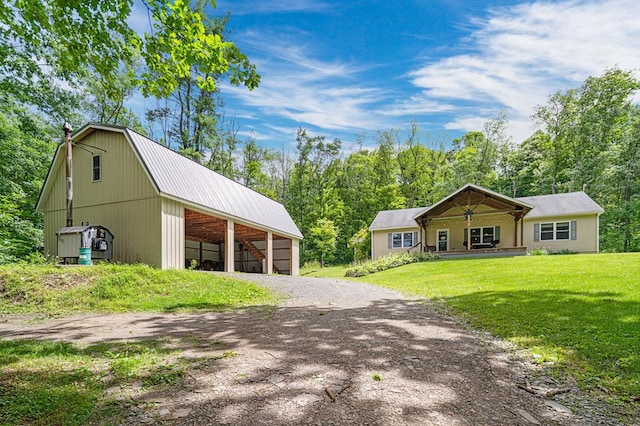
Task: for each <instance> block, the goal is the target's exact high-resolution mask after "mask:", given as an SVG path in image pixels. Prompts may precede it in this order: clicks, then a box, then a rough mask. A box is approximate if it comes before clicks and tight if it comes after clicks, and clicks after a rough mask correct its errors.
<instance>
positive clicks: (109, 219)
mask: <svg viewBox="0 0 640 426" xmlns="http://www.w3.org/2000/svg"><path fill="white" fill-rule="evenodd" d="M160 207H161V200H160V198H158V197H156V198H148V199H145V200H135V201H126V202H119V203H109V204H101V205H99V206H90V207H79V208H75V209H74V218H75V220H74V223H75V224H77V225H80V224H81V223H83V222H84V223H89V224H99V225H102V226H104V227H106V228H108V229H109V230H110V231H111V232H112V233H113V235H114V237H115V238H114V240H113V261H115V262H123V263H137V262H143V263H148V264H150V265H154V266H157V267H161V266H162V258H161V250H160V248H161V245H160V244H161V240H160ZM65 221H66V210H58V211H54V212H45V226H52V227H51V228H48V227H47V228H45V229H49V230H50V232H48V233H47V234H46V235H45V246H46V250H47V251H49V252H51V253H54V254H57V252H58V251H57V247H56V246H57V239H56V235H55V233H56V232H57V230H58V229H60V228H61V227H63V226H65Z"/></svg>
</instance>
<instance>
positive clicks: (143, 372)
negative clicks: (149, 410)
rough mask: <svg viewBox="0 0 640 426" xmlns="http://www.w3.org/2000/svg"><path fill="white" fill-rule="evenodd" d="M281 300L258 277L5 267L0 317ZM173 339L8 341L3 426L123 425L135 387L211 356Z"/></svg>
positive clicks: (0, 366)
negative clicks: (185, 354)
mask: <svg viewBox="0 0 640 426" xmlns="http://www.w3.org/2000/svg"><path fill="white" fill-rule="evenodd" d="M275 302H276V296H275V295H273V294H272V293H271V292H269V291H268V290H266V289H263V288H261V287H258V286H256V285H255V284H253V283H248V282H244V281H241V280H238V279H234V278H229V277H225V276H222V275H212V274H206V273H201V272H195V271H160V270H157V269H153V268H150V267H147V266H144V265H133V266H124V265H101V266H94V267H91V268H86V267H77V268H76V267H74V268H56V267H50V266H24V265H18V266H3V267H0V315H1V314H15V313H17V314H25V313H27V314H38V315H66V314H72V313H80V312H124V311H129V312H130V311H151V312H175V311H181V312H194V311H195V312H197V311H203V310H206V311H212V310H213V311H220V310H228V309H235V308H242V307H246V306H250V305H265V304H273V303H275ZM171 343H172V342H163V341H157V340H154V341H140V342H111V343H105V344H97V345H92V346H79V345H75V344H71V343H64V342H52V341H47V340H42V341H33V340H8V339H0V377H1V378H2V379H1V380H0V425H22V424H24V425H26V424H29V425H33V424H36V425H38V424H40V425H45V424H46V425H50V424H52V425H53V424H55V425H85V424H119V423H122V420H124V417H123V416H125V415H126V413H127V412H128V411H129V410H130V409H131V405H135V404H138V403H139V402H137V401H136V400H135V399H132V398H128V397H126V395H127V392H128V391H131V389H136V388H142V389H144V390H152V389H154V388H156V387H158V386H171V385H174V384H177V383H179V382H180V380H181V378H182V377H183V375H184V374H185V373H184V372H185V371H187V369H188V368H190V367H191V366H192V364H194V363H199V362H203V360H198V359H193V358H189V359H184V358H182V357H181V356H180V352H179V351H178V350H176V349H174V348H175V345H172V344H171ZM233 355H234V354H233V353H225V354H222V355H221V357H227V356H233ZM205 361H207V362H208V361H215V359H213V360H205ZM114 389H115V391H113V390H114Z"/></svg>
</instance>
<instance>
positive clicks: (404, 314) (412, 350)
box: [0, 292, 637, 425]
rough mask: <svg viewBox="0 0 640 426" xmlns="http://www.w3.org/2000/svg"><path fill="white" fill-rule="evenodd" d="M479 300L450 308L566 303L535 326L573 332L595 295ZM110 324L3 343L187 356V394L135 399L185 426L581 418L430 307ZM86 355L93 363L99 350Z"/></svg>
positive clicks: (57, 325) (67, 326)
mask: <svg viewBox="0 0 640 426" xmlns="http://www.w3.org/2000/svg"><path fill="white" fill-rule="evenodd" d="M470 297H477V298H478V299H476V300H472V299H469V300H465V299H464V298H458V299H456V300H453V301H452V302H454V303H457V304H458V305H460V306H462V305H465V304H469V305H473V304H480V303H481V302H482V303H485V307H484V309H487V306H491V307H492V309H494V307H493V305H496V306H495V309H504V315H506V316H507V317H508V316H509V315H510V314H509V312H508V310H507V309H506V307H505V306H506V305H507V304H519V303H521V304H523V305H524V307H525V308H524V311H523V314H522V317H526V313H524V312H527V311H529V312H534V310H533V307H534V304H542V306H545V305H544V304H545V303H546V304H547V306H549V305H548V304H550V303H551V301H552V300H556V302H555V303H559V302H557V299H558V298H560V299H562V298H563V297H564V303H576V305H575V306H573V307H568V306H562V307H561V309H560V311H559V313H557V314H552V315H553V317H551V318H547V319H544V318H539V315H538V318H537V319H536V320H537V321H550V322H557V323H563V322H566V323H567V324H569V323H571V322H572V321H573V317H571V316H570V315H569V314H570V313H572V312H575V311H589V310H590V309H589V308H591V307H592V304H593V303H594V301H593V300H592V299H593V298H594V296H593V295H580V294H576V295H570V294H565V295H564V296H562V295H560V294H555V295H554V294H553V293H549V294H546V295H545V294H525V292H522V294H520V293H516V294H491V293H484V294H482V293H479V294H477V295H474V296H470ZM601 297H602V299H605V298H614V297H615V295H613V294H609V295H606V296H605V295H602V296H601ZM587 298H589V300H587ZM595 303H596V305H597V304H598V303H609V302H604V301H600V302H595ZM486 304H488V305H486ZM527 306H528V307H529V308H530V309H529V308H527ZM600 309H602V310H603V314H604V312H608V310H605V309H604V308H602V307H598V306H596V308H595V311H598V310H600ZM583 314H584V315H586V316H589V314H588V313H586V312H583ZM591 315H593V314H591ZM564 316H568V317H569V319H567V320H564V319H562V318H564ZM517 317H518V318H519V317H520V315H518V316H517ZM104 318H106V319H108V320H109V321H106V323H104V322H103V323H99V322H98V323H94V324H92V323H90V322H88V321H84V322H83V321H81V320H79V321H69V320H66V321H63V320H61V321H58V322H48V323H47V324H46V325H45V324H43V325H41V326H38V325H34V326H32V327H29V329H28V330H25V329H13V330H12V329H9V328H7V327H4V328H3V327H0V337H2V338H4V339H15V338H30V339H45V340H49V339H54V338H55V339H59V338H61V337H63V338H64V339H65V340H67V341H77V342H83V341H89V342H94V341H95V339H96V338H97V336H102V337H100V339H101V343H100V344H99V345H96V344H95V343H94V344H93V347H94V352H95V353H97V354H100V353H106V351H107V349H106V348H107V347H108V346H109V345H113V344H116V345H120V344H123V345H124V343H122V342H121V340H120V339H123V337H122V335H124V336H125V337H124V338H125V339H126V341H127V342H128V343H126V344H135V345H139V346H141V347H146V346H147V345H155V346H153V348H154V349H155V350H160V351H172V350H179V351H181V353H182V354H183V356H184V357H185V359H188V360H189V361H188V362H189V364H188V366H187V367H186V368H189V371H188V374H187V375H186V376H185V377H183V380H181V381H180V383H179V385H174V386H172V387H171V388H170V389H168V390H167V389H163V388H160V389H159V388H151V389H142V390H141V392H140V393H139V394H136V395H135V398H136V400H138V401H148V402H150V403H152V402H153V403H156V404H158V405H157V406H156V408H153V407H152V408H151V410H152V413H151V414H152V415H155V416H158V415H159V412H160V411H159V410H160V409H162V410H168V411H169V412H171V413H176V412H179V411H181V410H186V411H185V412H183V414H184V415H185V417H182V418H181V420H183V421H184V422H185V423H189V422H191V423H194V422H202V421H203V420H204V419H206V422H208V423H210V424H258V423H264V422H265V421H267V420H269V421H271V423H272V424H318V423H322V424H327V423H329V422H333V423H334V424H365V423H368V424H459V425H495V424H514V425H519V424H528V421H525V420H524V419H523V418H522V417H521V416H520V415H519V414H518V411H517V410H518V409H520V410H524V411H526V412H528V413H531V414H532V415H533V416H534V417H536V418H538V419H541V421H542V423H544V424H551V423H555V422H556V421H557V423H558V424H576V421H575V419H574V418H572V417H566V416H565V417H562V418H560V420H558V417H557V416H558V415H557V414H553V413H552V411H551V410H550V409H549V408H548V407H545V406H544V403H543V401H542V400H541V399H538V398H537V397H535V396H533V395H531V394H529V393H527V392H524V391H522V390H519V389H518V388H517V387H516V386H515V383H514V381H515V380H517V378H514V376H513V374H514V373H513V370H512V369H511V367H510V366H509V361H508V360H507V359H506V358H505V357H504V355H503V354H502V353H501V352H500V351H499V350H498V349H496V348H494V347H493V346H491V345H486V344H484V343H482V341H480V340H479V339H478V338H476V337H474V336H473V335H471V334H468V333H466V332H464V331H462V330H461V329H460V327H459V326H458V325H457V323H455V322H454V321H453V320H451V319H450V318H447V317H443V316H441V315H439V314H437V313H435V312H434V311H433V310H432V309H431V308H430V307H429V305H426V304H424V303H422V302H416V301H405V300H381V301H376V302H373V303H372V304H370V305H369V306H364V307H362V306H360V307H353V308H336V307H332V306H324V307H318V306H305V307H282V308H278V309H275V310H274V309H267V310H264V309H249V310H246V311H243V312H239V313H209V314H169V315H158V314H155V315H154V314H152V315H142V314H140V315H138V314H136V315H123V316H117V315H113V316H105V317H104ZM594 318H600V316H597V315H596V316H594ZM98 319H100V318H98ZM620 321H621V319H620V318H619V319H618V322H620ZM588 324H592V323H591V322H589V323H588ZM596 325H597V320H595V319H594V320H593V326H596ZM636 325H637V324H636ZM114 328H117V329H119V330H121V333H120V337H118V335H115V334H113V333H112V331H111V330H113V329H114ZM25 344H28V343H25ZM95 348H99V349H98V350H96V349H95ZM69 351H70V353H73V350H72V349H69ZM82 352H84V353H87V354H90V353H92V352H91V346H89V347H87V348H86V349H82ZM225 354H227V355H225ZM14 356H21V355H20V354H19V353H16V354H14ZM92 356H95V355H92ZM169 373H170V372H169ZM24 374H26V372H25V373H24ZM187 378H188V379H189V380H187ZM168 380H169V381H170V380H173V378H171V377H170V378H169V379H168ZM185 413H186V414H185ZM136 415H140V416H143V415H144V413H143V414H140V413H139V414H136ZM554 415H555V416H556V417H553V416H554ZM138 420H140V421H142V420H144V418H142V417H140V418H138ZM134 422H135V421H134Z"/></svg>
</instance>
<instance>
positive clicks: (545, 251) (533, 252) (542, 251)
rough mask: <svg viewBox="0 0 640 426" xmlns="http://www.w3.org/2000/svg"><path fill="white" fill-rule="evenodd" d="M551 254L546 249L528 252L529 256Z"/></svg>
mask: <svg viewBox="0 0 640 426" xmlns="http://www.w3.org/2000/svg"><path fill="white" fill-rule="evenodd" d="M550 254H551V253H550V252H549V250H547V248H546V247H542V248H535V249H531V250H527V256H548V255H550Z"/></svg>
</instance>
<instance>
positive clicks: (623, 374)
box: [444, 290, 640, 397]
mask: <svg viewBox="0 0 640 426" xmlns="http://www.w3.org/2000/svg"><path fill="white" fill-rule="evenodd" d="M622 297H623V296H622V295H621V294H618V293H614V292H608V291H601V292H575V291H564V290H546V291H543V290H521V291H507V292H497V291H488V292H477V293H472V294H467V295H463V296H456V297H449V298H446V299H444V300H446V302H447V304H448V305H450V306H452V307H454V309H457V310H458V312H462V313H464V315H465V316H467V317H470V318H471V319H472V321H473V322H474V323H476V324H478V325H481V326H483V327H486V328H488V329H489V330H490V331H492V332H494V333H495V334H497V335H499V336H501V337H504V338H507V339H511V340H514V341H516V342H518V343H519V344H522V345H524V346H526V347H529V348H532V347H538V349H539V350H543V351H544V350H545V349H546V350H547V352H554V351H555V352H559V356H560V357H561V358H563V359H561V360H560V361H561V362H566V363H568V364H570V365H573V366H574V367H579V370H574V371H577V372H578V373H579V374H583V379H584V380H585V382H587V383H588V382H594V383H597V384H599V385H602V386H605V387H606V388H609V389H610V390H612V391H614V392H618V393H620V394H621V395H622V396H623V397H634V396H640V352H639V349H638V348H640V333H639V332H638V330H640V304H639V303H637V302H635V301H628V300H623V299H622ZM600 380H602V381H601V382H600Z"/></svg>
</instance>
